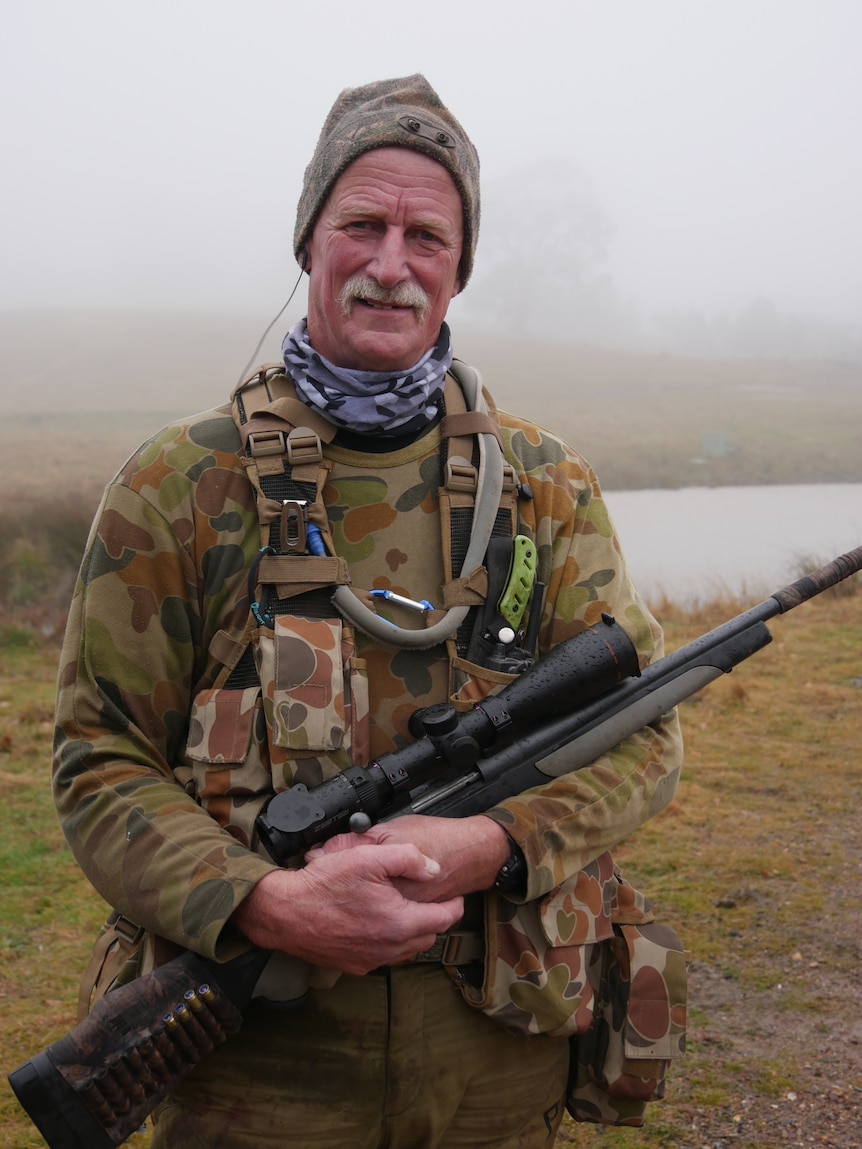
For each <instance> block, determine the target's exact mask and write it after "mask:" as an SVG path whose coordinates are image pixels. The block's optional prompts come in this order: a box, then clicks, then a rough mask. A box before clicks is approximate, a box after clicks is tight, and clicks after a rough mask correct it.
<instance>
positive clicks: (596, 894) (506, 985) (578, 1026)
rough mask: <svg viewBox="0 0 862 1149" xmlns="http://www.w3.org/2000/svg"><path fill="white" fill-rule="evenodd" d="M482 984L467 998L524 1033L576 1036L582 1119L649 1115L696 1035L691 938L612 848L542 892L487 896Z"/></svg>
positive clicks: (577, 1112)
mask: <svg viewBox="0 0 862 1149" xmlns="http://www.w3.org/2000/svg"><path fill="white" fill-rule="evenodd" d="M486 906H487V911H486V912H487V921H486V935H487V947H486V954H485V965H484V971H483V973H484V976H483V978H482V981H481V984H476V981H475V979H473V980H472V981H471V979H470V978H469V977H468V976H467V974H466V971H464V970H458V968H457V967H455V969H454V970H453V969H450V970H449V972H450V974H451V975H452V976H453V977H454V978H455V980H456V982H457V984H458V986H459V988H460V990H461V993H462V995H463V997H464V999H465V1000H466V1001H467V1002H468V1003H469V1004H470V1005H472V1006H474V1007H475V1008H477V1009H481V1010H482V1011H483V1012H484V1013H486V1014H487V1015H488V1016H489V1017H491V1018H492V1019H493V1020H494V1021H496V1022H497V1023H498V1024H500V1025H502V1026H503V1027H504V1028H506V1029H508V1030H510V1031H511V1032H513V1033H518V1034H521V1035H527V1036H533V1035H539V1034H548V1035H550V1036H565V1037H568V1038H569V1039H570V1043H571V1051H572V1053H571V1057H572V1060H571V1065H572V1072H571V1080H570V1084H569V1090H568V1096H567V1107H568V1109H569V1112H570V1113H571V1114H572V1116H573V1117H574V1118H575V1119H576V1120H578V1121H591V1122H597V1123H601V1124H611V1125H641V1124H642V1123H643V1111H644V1106H645V1104H646V1102H647V1101H650V1100H655V1099H657V1098H659V1097H661V1096H663V1094H664V1080H665V1075H666V1072H667V1068H668V1063H669V1061H670V1059H671V1058H673V1057H676V1056H679V1055H680V1054H681V1053H682V1052H683V1050H684V1046H685V1007H686V970H685V958H684V952H683V948H682V944H681V942H680V940H679V938H678V937H677V935H676V934H675V933H674V932H673V930H671V929H669V928H668V927H667V926H661V925H658V924H657V923H655V921H654V916H653V914H652V911H651V910H650V908H649V904H648V903H647V901H646V899H645V898H644V896H643V895H642V894H640V893H639V892H638V891H637V890H635V889H634V888H633V887H632V886H631V885H630V884H629V883H628V882H626V880H625V879H624V878H623V877H622V875H621V874H620V872H619V870H618V868H617V867H616V866H615V865H614V862H613V859H612V857H611V855H610V854H608V853H605V854H602V855H601V856H600V857H599V858H597V859H595V861H593V862H591V863H590V865H589V866H587V867H585V868H584V869H583V870H581V871H580V872H579V873H578V874H575V875H574V876H573V877H571V878H569V879H568V880H567V881H566V882H564V883H563V884H562V885H561V886H558V887H557V888H556V889H554V890H552V891H551V892H550V893H549V894H548V895H546V897H544V898H542V899H540V900H539V901H537V902H528V903H526V904H525V905H514V904H513V903H511V902H508V901H506V900H505V899H503V898H500V897H499V896H497V895H495V894H490V895H487V896H486Z"/></svg>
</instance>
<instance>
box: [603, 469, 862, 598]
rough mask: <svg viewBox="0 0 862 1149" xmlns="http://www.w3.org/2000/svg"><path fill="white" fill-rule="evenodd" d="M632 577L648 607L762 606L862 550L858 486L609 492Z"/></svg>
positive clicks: (861, 499) (861, 504)
mask: <svg viewBox="0 0 862 1149" xmlns="http://www.w3.org/2000/svg"><path fill="white" fill-rule="evenodd" d="M605 498H606V500H607V503H608V506H609V508H610V511H611V515H612V516H613V519H614V522H615V524H616V527H617V531H618V533H619V536H620V541H621V542H622V546H623V551H624V553H625V555H626V559H627V561H628V565H629V569H630V571H631V574H632V578H633V579H634V581H635V583H636V584H637V586H638V587H639V589H640V590H641V593H642V594H643V595H644V596H645V597H646V598H647V599H648V600H649V601H651V602H655V601H656V600H658V599H660V598H661V597H662V596H663V595H666V596H667V598H668V599H670V600H671V601H673V602H679V603H686V604H690V605H695V604H696V603H698V602H703V601H706V600H709V599H710V598H713V597H715V596H716V595H717V594H719V593H722V592H730V593H731V594H734V595H738V594H744V595H748V594H752V595H756V596H757V597H759V598H766V597H767V595H769V594H771V593H772V592H773V591H775V590H779V589H780V588H781V587H783V586H785V585H786V584H787V583H789V582H793V581H794V580H795V579H797V578H799V577H800V575H801V574H804V573H806V572H807V571H808V570H812V569H814V568H815V567H818V566H822V565H824V564H825V563H827V562H829V561H830V560H831V559H833V558H835V557H836V556H837V555H839V554H843V553H844V552H845V551H849V550H852V549H853V548H854V547H857V546H860V545H862V484H858V483H823V484H810V485H806V486H776V487H688V488H685V489H683V490H668V491H666V490H655V491H606V492H605Z"/></svg>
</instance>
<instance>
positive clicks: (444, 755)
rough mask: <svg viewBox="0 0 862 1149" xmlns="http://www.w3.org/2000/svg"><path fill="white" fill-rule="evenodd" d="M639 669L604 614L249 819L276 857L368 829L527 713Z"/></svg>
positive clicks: (531, 716)
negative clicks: (385, 748)
mask: <svg viewBox="0 0 862 1149" xmlns="http://www.w3.org/2000/svg"><path fill="white" fill-rule="evenodd" d="M639 674H640V669H639V666H638V656H637V651H636V650H635V648H634V646H633V644H632V642H631V640H630V639H629V637H628V635H627V634H626V633H625V631H624V630H623V628H622V627H621V626H620V625H619V624H618V623H617V622H616V620H615V619H613V618H612V617H611V616H610V615H604V614H603V615H602V620H601V623H600V624H599V625H597V626H593V627H589V628H588V629H587V630H584V631H581V632H580V633H579V634H576V635H574V636H573V637H572V638H569V639H566V641H565V642H561V643H560V644H559V645H558V646H556V647H554V648H553V649H552V650H551V651H550V652H549V653H548V654H546V655H545V656H544V658H541V659H540V660H539V661H538V662H537V663H536V664H535V665H534V666H532V667H530V669H529V670H525V671H524V673H523V674H521V675H520V676H519V677H518V678H516V679H515V680H514V682H511V683H510V684H509V685H508V686H506V687H504V689H503V690H501V691H500V692H499V694H495V695H492V696H490V697H488V698H484V699H483V700H482V701H481V702H478V703H476V705H475V706H474V707H473V709H472V710H469V711H467V712H466V713H465V714H462V715H459V714H458V713H457V711H456V710H455V709H454V707H452V706H448V705H445V704H444V705H440V706H430V707H428V708H427V709H425V710H422V711H419V712H418V713H417V715H416V717H417V720H418V727H419V729H418V730H417V729H415V727H414V733H417V734H419V735H420V736H419V737H417V740H416V741H415V742H411V743H409V744H408V745H407V746H404V747H403V748H402V749H400V750H395V751H392V753H390V754H383V755H381V757H380V758H378V759H376V760H375V761H374V762H372V763H371V765H370V766H367V767H362V766H351V767H348V769H347V770H345V771H343V772H342V773H341V774H338V775H336V776H335V777H334V778H330V779H329V780H328V781H326V782H323V783H321V784H320V785H319V786H315V787H314V788H313V789H312V790H309V789H308V788H307V787H306V786H304V785H303V784H302V783H298V784H296V785H294V786H292V787H291V788H290V789H289V790H285V791H284V792H283V793H280V794H276V795H275V797H274V798H272V799H270V801H269V803H268V804H267V806H266V807H265V809H264V810H263V811H262V813H261V814H260V816H259V817H258V820H257V826H258V832H259V834H260V838H261V841H262V842H263V844H264V846H265V847H266V849H267V851H268V852H269V853H270V855H271V856H272V858H273V859H274V861H276V862H278V863H279V865H283V864H284V863H285V862H286V861H287V860H288V859H289V858H292V857H294V856H295V855H297V854H300V853H302V852H304V851H305V850H308V849H309V848H310V847H311V846H314V845H316V844H317V843H318V842H323V841H325V840H326V839H327V838H331V837H332V836H333V835H334V834H339V833H344V832H346V831H349V830H356V831H361V830H367V829H368V827H369V826H370V825H371V824H372V823H373V822H374V821H375V817H376V815H377V814H379V813H380V812H381V811H382V810H385V812H386V814H387V815H388V814H391V813H392V811H393V809H395V808H397V807H398V805H399V803H401V802H405V803H406V802H407V800H408V799H409V795H410V793H411V791H413V790H414V789H415V788H416V787H417V786H419V785H421V784H422V783H424V782H428V781H430V780H431V779H435V780H439V779H440V778H441V777H444V776H446V775H447V774H452V773H455V774H463V773H465V772H466V771H468V770H470V769H471V767H473V766H474V765H475V764H476V763H477V762H478V761H479V759H480V757H481V756H482V755H483V754H484V753H485V752H486V751H488V750H489V749H490V748H491V747H492V746H494V745H496V744H497V743H498V742H499V741H501V740H503V739H505V738H506V736H508V735H511V736H515V735H517V733H518V728H519V727H520V726H521V725H522V724H523V723H524V722H527V721H529V722H530V723H531V724H532V723H534V722H535V721H536V720H537V719H541V718H545V717H547V716H549V715H552V714H558V713H560V712H561V711H563V712H564V711H567V710H572V709H574V708H575V707H578V706H582V705H583V704H584V703H585V702H589V701H590V700H591V699H593V698H596V697H598V696H599V695H600V694H604V693H605V692H606V691H608V690H610V689H611V687H612V686H615V685H616V684H617V683H619V682H621V681H622V680H623V679H624V678H630V677H632V676H635V675H639Z"/></svg>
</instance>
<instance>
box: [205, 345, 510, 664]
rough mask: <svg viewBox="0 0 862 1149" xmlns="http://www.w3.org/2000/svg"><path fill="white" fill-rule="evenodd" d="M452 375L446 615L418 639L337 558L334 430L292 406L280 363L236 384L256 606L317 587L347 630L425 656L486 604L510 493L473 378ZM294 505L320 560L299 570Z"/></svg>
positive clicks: (445, 495)
mask: <svg viewBox="0 0 862 1149" xmlns="http://www.w3.org/2000/svg"><path fill="white" fill-rule="evenodd" d="M451 374H452V376H453V377H454V380H450V379H449V378H447V386H446V393H445V400H446V409H447V414H446V416H445V417H444V420H443V423H442V425H441V432H442V434H443V437H444V444H445V447H444V452H443V454H444V456H445V466H444V475H443V479H442V482H441V487H440V500H441V503H440V505H441V529H442V534H443V552H444V569H445V572H446V588H445V596H444V612H443V618H442V619H439V621H433V622H431V624H430V625H429V626H428V627H427V628H426V629H424V630H402V629H401V628H400V627H394V626H393V625H392V624H391V623H390V622H388V621H387V620H385V619H383V618H381V617H380V616H379V615H377V614H375V613H374V611H372V610H370V609H369V608H368V607H367V606H366V605H365V603H364V602H362V601H361V600H360V599H359V598H358V597H357V595H355V594H354V593H353V592H352V591H351V590H350V588H349V582H350V579H349V573H348V571H347V568H346V564H344V563H343V562H342V560H339V559H336V558H335V557H334V546H333V544H332V539H331V536H330V535H329V526H328V522H327V521H326V516H325V512H324V511H323V503H322V499H321V493H322V489H323V485H324V483H325V481H326V477H327V475H328V472H329V469H330V467H331V464H330V463H329V461H328V460H327V459H326V458H325V457H324V453H323V443H326V442H330V441H331V440H332V439H333V438H334V436H335V435H336V433H337V428H335V427H334V426H333V425H332V424H331V423H329V422H328V421H327V420H325V419H323V418H322V417H321V416H320V415H318V414H317V413H316V412H314V411H312V410H310V409H309V408H308V407H307V406H306V405H305V404H304V403H302V402H301V401H300V400H299V399H298V398H297V397H296V393H295V391H294V389H293V385H292V383H291V381H290V379H289V377H288V376H287V374H286V372H285V370H284V367H283V366H282V365H280V364H267V365H264V366H263V367H260V368H258V369H257V370H256V371H254V372H253V373H252V374H251V375H250V376H248V377H247V378H246V379H244V380H243V381H242V382H241V383H240V384H239V385H238V387H237V388H236V390H235V391H234V394H233V397H232V400H233V401H232V412H233V417H234V421H235V422H236V425H237V428H238V430H239V433H240V436H241V439H242V442H243V445H244V447H245V449H246V457H245V459H244V460H243V464H244V466H245V468H246V472H247V474H248V476H249V479H250V481H251V482H252V484H253V486H254V487H255V491H256V493H257V506H258V516H259V519H260V524H261V552H262V553H261V558H260V561H259V563H258V564H257V567H256V569H255V570H254V572H253V577H254V580H255V586H254V593H255V594H256V597H257V599H258V600H259V599H260V596H261V595H262V594H263V587H264V584H267V585H270V586H274V587H275V589H276V590H277V600H276V601H278V602H279V603H280V602H281V601H282V600H284V599H288V600H292V599H294V598H295V597H297V596H298V595H302V594H305V593H307V592H308V591H309V590H310V589H313V588H318V587H319V588H320V589H324V588H326V590H327V592H330V591H331V602H332V604H333V605H334V607H335V608H336V609H337V610H338V611H339V612H340V613H341V614H342V615H344V617H345V618H346V619H347V620H348V621H350V622H352V623H353V624H354V625H356V626H358V627H359V628H360V629H362V630H363V631H365V632H366V633H368V634H371V635H372V636H373V637H375V638H378V639H380V640H381V641H384V642H386V643H389V644H392V645H395V646H400V647H403V648H406V649H422V648H426V647H430V646H435V645H437V644H438V643H442V642H445V641H446V640H447V639H449V638H450V637H452V636H453V635H454V634H455V632H456V631H457V630H458V628H459V627H460V626H461V625H462V623H463V622H464V621H465V619H466V617H467V613H468V611H469V609H470V607H471V606H472V605H475V604H476V603H477V602H481V601H482V592H481V585H482V580H481V578H480V577H477V574H478V572H479V571H480V570H481V568H482V562H483V559H484V556H485V551H486V550H487V546H488V542H489V540H490V538H491V536H492V535H493V534H494V533H499V532H500V530H501V527H500V521H501V518H503V519H505V520H506V531H505V533H508V534H509V535H512V534H514V519H515V515H516V510H515V504H516V490H515V483H514V474H513V472H512V470H511V468H510V467H509V468H508V471H509V472H510V474H509V475H506V474H505V473H504V462H503V454H502V449H501V439H500V430H499V426H498V424H497V423H496V420H495V419H494V418H493V417H492V416H491V414H490V413H489V411H488V408H487V404H486V403H485V400H484V396H483V395H482V388H481V380H480V378H479V374H478V372H476V371H475V370H474V369H473V368H470V367H468V366H467V365H466V364H463V363H460V362H459V361H455V362H453V364H452V370H451ZM300 500H304V501H305V504H306V507H307V513H308V516H309V518H313V520H314V524H315V526H317V527H318V528H319V530H320V532H321V535H322V538H323V544H324V547H323V550H324V553H323V554H320V555H304V556H303V560H308V561H307V562H306V561H303V562H301V563H299V564H297V559H298V558H299V555H298V553H296V551H294V553H290V551H291V548H290V545H289V540H290V531H289V529H288V524H287V519H288V516H289V514H290V507H291V505H292V504H294V505H295V504H296V503H297V502H298V501H300ZM465 524H467V525H466V530H465ZM276 528H277V530H276ZM464 538H466V545H464V544H463V541H462V540H463V539H464ZM304 541H305V540H304V539H303V543H304ZM286 542H287V545H285V543H286ZM303 549H304V548H303ZM264 552H266V553H264ZM453 567H454V568H455V569H454V570H453ZM455 570H457V577H455ZM318 580H319V581H318ZM250 581H251V579H250ZM333 587H334V590H332V589H331V588H333ZM296 605H298V604H296V603H294V608H295V606H296ZM223 645H225V646H226V644H224V643H223Z"/></svg>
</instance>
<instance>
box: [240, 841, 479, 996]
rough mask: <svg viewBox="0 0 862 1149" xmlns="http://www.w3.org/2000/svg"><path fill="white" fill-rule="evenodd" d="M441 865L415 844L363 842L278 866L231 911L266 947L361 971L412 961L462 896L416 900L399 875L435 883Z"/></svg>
mask: <svg viewBox="0 0 862 1149" xmlns="http://www.w3.org/2000/svg"><path fill="white" fill-rule="evenodd" d="M439 870H440V867H439V864H438V863H437V862H435V861H434V860H433V859H432V858H428V857H426V856H425V855H424V854H423V853H422V852H421V851H420V850H418V849H417V848H416V847H415V846H412V845H408V844H392V845H380V844H375V845H368V846H357V847H356V848H355V849H352V850H347V851H343V852H339V853H333V854H320V855H318V856H316V857H315V858H314V859H313V860H312V861H311V862H310V863H309V864H308V865H307V866H305V867H304V868H303V869H301V870H273V871H271V872H270V873H269V874H267V875H266V876H265V877H264V878H262V879H261V881H260V882H258V884H257V885H256V886H255V888H254V889H253V890H252V892H251V893H250V894H249V895H248V897H247V898H245V900H244V901H243V902H241V903H240V905H239V906H238V907H237V908H236V910H235V911H234V913H233V915H232V918H231V920H232V922H233V924H234V925H235V926H236V927H237V928H238V929H239V930H241V932H242V933H243V934H245V936H246V937H247V938H248V939H249V941H251V942H253V943H254V945H257V946H260V947H261V948H262V949H270V950H281V951H283V952H285V953H289V954H294V955H295V956H296V957H300V958H304V959H305V960H306V961H308V962H311V963H312V964H313V965H322V966H326V967H328V968H330V969H339V970H342V971H343V972H345V973H349V974H354V975H362V974H365V973H368V972H369V970H372V969H377V968H378V967H379V966H382V965H396V964H398V963H399V962H403V961H409V960H410V959H411V958H413V957H415V955H416V954H417V953H419V952H421V951H422V950H425V949H428V948H429V947H430V946H432V945H433V944H434V940H435V938H436V936H437V935H438V934H441V933H445V932H446V930H448V929H450V928H451V927H452V926H453V925H454V924H455V923H456V922H457V921H458V920H459V919H460V918H461V916H462V915H463V912H464V903H463V899H462V898H460V897H455V898H451V899H449V900H448V901H444V902H417V901H412V900H410V899H408V898H405V897H404V896H403V895H402V894H401V893H400V892H399V890H398V889H397V888H396V885H395V883H396V882H397V880H398V879H408V880H409V881H418V882H422V881H430V880H432V879H433V878H434V877H436V876H437V874H438V873H439Z"/></svg>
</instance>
